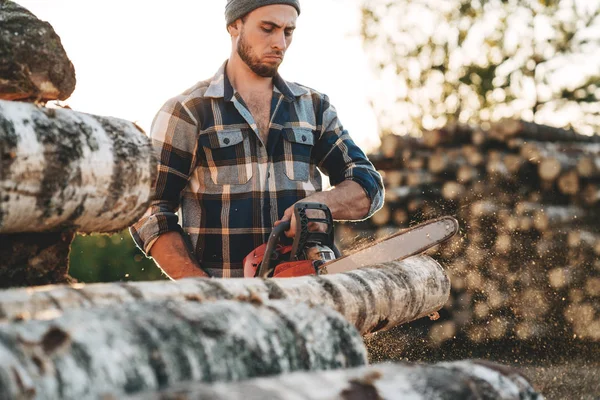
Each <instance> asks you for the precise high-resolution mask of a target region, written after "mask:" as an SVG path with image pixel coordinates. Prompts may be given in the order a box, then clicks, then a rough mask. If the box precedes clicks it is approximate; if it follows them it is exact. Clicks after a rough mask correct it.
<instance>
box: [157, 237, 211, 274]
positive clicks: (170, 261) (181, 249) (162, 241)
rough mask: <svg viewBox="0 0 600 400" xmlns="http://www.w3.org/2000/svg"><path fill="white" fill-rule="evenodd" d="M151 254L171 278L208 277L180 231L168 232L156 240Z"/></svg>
mask: <svg viewBox="0 0 600 400" xmlns="http://www.w3.org/2000/svg"><path fill="white" fill-rule="evenodd" d="M150 256H152V258H154V261H155V262H156V263H157V264H158V266H159V267H160V268H161V269H162V270H163V271H164V273H165V274H167V276H168V277H169V278H171V279H182V278H190V277H208V274H207V273H206V272H204V271H203V270H202V269H201V268H200V265H199V264H198V262H197V261H196V259H195V257H194V255H193V254H192V253H191V252H190V250H189V249H188V247H187V246H186V244H185V242H184V240H183V237H182V236H181V234H180V233H179V232H167V233H165V234H163V235H161V236H159V238H158V239H157V240H156V242H155V243H154V245H153V246H152V248H151V249H150Z"/></svg>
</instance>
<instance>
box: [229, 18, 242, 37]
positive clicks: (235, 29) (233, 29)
mask: <svg viewBox="0 0 600 400" xmlns="http://www.w3.org/2000/svg"><path fill="white" fill-rule="evenodd" d="M241 30H242V19H241V18H238V19H236V20H235V21H233V22H232V23H231V24H229V26H228V27H227V32H229V34H230V35H231V36H233V37H235V36H238V35H239V34H240V32H241Z"/></svg>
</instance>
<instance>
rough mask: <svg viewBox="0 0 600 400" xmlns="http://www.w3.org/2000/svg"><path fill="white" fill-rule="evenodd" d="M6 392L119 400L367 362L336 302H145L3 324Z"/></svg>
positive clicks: (0, 346)
mask: <svg viewBox="0 0 600 400" xmlns="http://www.w3.org/2000/svg"><path fill="white" fill-rule="evenodd" d="M0 337H1V338H2V340H1V341H0V398H3V399H12V398H33V397H35V398H36V399H77V400H81V399H85V398H90V399H92V398H93V399H98V398H101V397H102V396H107V395H112V396H115V397H117V398H120V397H122V396H123V395H124V394H132V393H136V392H140V391H144V390H158V389H161V388H166V387H169V386H170V385H172V384H173V383H176V382H183V381H194V382H198V381H202V382H214V381H235V380H240V379H247V378H251V377H257V376H268V375H274V374H281V373H286V372H292V371H299V370H302V371H311V370H323V369H337V368H349V367H356V366H361V365H365V364H366V362H367V354H366V349H365V347H364V343H363V341H362V338H361V336H360V334H359V333H358V331H356V329H355V328H354V327H353V326H352V325H350V324H349V323H348V322H347V321H345V320H344V319H343V317H342V316H341V315H340V314H339V313H337V312H335V311H333V310H331V309H330V308H329V307H320V306H309V305H307V304H302V303H300V304H293V303H291V302H282V301H273V302H269V303H265V304H257V303H249V302H239V301H220V302H213V303H207V304H203V303H199V302H194V301H191V302H185V301H183V302H175V301H166V302H138V303H131V304H127V305H122V306H120V307H99V308H93V309H88V310H83V309H80V310H70V312H68V313H65V314H64V315H62V316H60V317H59V318H56V319H52V320H48V321H40V320H36V321H24V322H20V323H13V324H0Z"/></svg>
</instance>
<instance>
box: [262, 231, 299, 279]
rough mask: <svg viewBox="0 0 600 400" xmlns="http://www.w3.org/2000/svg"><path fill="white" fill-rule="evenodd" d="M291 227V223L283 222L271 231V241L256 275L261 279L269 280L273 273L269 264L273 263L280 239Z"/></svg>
mask: <svg viewBox="0 0 600 400" xmlns="http://www.w3.org/2000/svg"><path fill="white" fill-rule="evenodd" d="M290 226H291V225H290V221H282V222H281V223H280V224H279V225H277V226H276V227H274V228H273V230H272V231H271V235H269V241H268V242H267V248H266V249H265V254H264V256H263V260H262V263H261V264H260V266H259V267H258V272H257V274H256V275H257V276H258V277H259V278H267V277H268V276H269V273H270V272H271V269H270V268H269V264H270V262H271V257H272V255H273V252H274V251H275V248H276V247H277V243H278V242H279V237H280V236H281V235H282V234H283V233H284V232H285V231H287V230H288V229H290Z"/></svg>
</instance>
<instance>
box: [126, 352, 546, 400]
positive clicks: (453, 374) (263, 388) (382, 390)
mask: <svg viewBox="0 0 600 400" xmlns="http://www.w3.org/2000/svg"><path fill="white" fill-rule="evenodd" d="M296 398H297V399H305V400H311V399H314V400H317V399H318V400H329V399H330V400H338V399H357V400H358V399H364V400H367V399H379V400H396V399H397V400H400V399H414V400H419V399H420V400H431V399H505V400H542V399H543V397H542V396H541V395H540V394H539V393H538V392H537V391H536V390H535V389H534V388H533V387H532V386H531V385H530V384H529V383H528V382H527V380H526V379H525V378H524V377H523V376H522V375H521V374H520V373H519V371H518V370H517V369H513V368H508V367H504V366H501V365H499V364H494V363H489V362H482V361H461V362H453V363H439V364H433V365H419V364H378V365H372V366H369V367H362V368H356V369H348V370H339V371H327V372H319V373H293V374H287V375H283V376H278V377H273V378H259V379H252V380H247V381H243V382H237V383H232V384H227V383H216V384H212V385H206V384H198V383H192V382H189V383H187V384H182V385H178V386H177V387H176V388H173V389H168V390H164V391H161V392H159V393H151V392H147V393H144V394H142V395H138V396H135V397H131V399H140V400H141V399H162V400H175V399H177V400H185V399H190V400H191V399H214V400H246V399H270V400H287V399H296Z"/></svg>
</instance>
